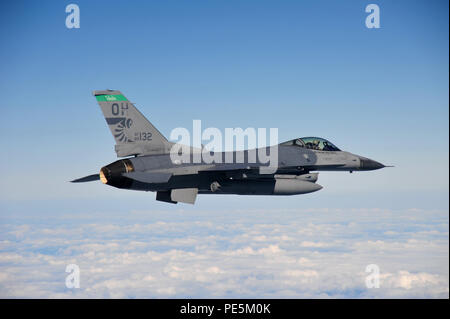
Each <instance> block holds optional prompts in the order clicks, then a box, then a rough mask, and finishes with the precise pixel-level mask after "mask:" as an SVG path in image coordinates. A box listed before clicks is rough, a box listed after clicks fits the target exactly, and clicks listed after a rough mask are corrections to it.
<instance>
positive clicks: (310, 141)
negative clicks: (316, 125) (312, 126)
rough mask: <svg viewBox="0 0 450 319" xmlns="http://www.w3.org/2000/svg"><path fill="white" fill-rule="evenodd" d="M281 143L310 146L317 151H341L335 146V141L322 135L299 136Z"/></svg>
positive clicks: (309, 147)
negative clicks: (321, 136) (328, 139)
mask: <svg viewBox="0 0 450 319" xmlns="http://www.w3.org/2000/svg"><path fill="white" fill-rule="evenodd" d="M280 145H286V146H288V145H296V146H299V147H304V148H308V149H311V150H317V151H330V152H336V151H340V149H338V148H337V147H336V146H334V144H333V143H331V142H330V141H327V140H326V139H324V138H320V137H302V138H297V139H295V140H290V141H287V142H284V143H281V144H280Z"/></svg>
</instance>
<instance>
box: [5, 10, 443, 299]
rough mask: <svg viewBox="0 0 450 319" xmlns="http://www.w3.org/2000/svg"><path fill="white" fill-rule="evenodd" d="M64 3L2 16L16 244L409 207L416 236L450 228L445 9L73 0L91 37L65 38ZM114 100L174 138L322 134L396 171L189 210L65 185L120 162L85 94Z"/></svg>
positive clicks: (9, 195) (322, 179) (209, 200)
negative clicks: (23, 230) (139, 214)
mask: <svg viewBox="0 0 450 319" xmlns="http://www.w3.org/2000/svg"><path fill="white" fill-rule="evenodd" d="M69 3H72V2H70V1H59V2H54V1H39V2H38V1H14V2H10V3H7V2H5V3H1V4H0V12H1V13H0V14H1V19H0V38H1V40H2V43H4V44H6V45H4V46H3V49H2V50H0V61H1V62H0V70H1V74H2V75H3V76H2V77H1V78H0V90H1V92H2V98H3V102H2V104H1V110H2V112H3V119H4V121H3V124H2V125H1V127H0V141H1V145H2V155H3V156H2V157H1V158H0V165H1V166H2V167H3V168H4V169H3V171H2V179H1V181H0V191H1V192H0V210H1V215H0V222H1V224H2V225H3V226H4V227H7V230H8V231H12V232H13V231H14V229H15V227H21V226H23V225H31V226H30V227H35V228H36V229H35V230H36V231H37V232H39V231H40V230H42V227H43V226H42V225H43V224H42V223H44V224H46V223H48V222H50V221H51V220H53V219H54V218H56V217H57V216H61V215H64V216H66V214H69V215H70V216H71V218H75V219H74V220H76V221H77V222H76V223H75V224H77V225H78V224H79V225H82V224H83V223H86V222H91V221H88V220H85V219H82V218H80V219H77V217H76V216H77V215H78V214H80V215H82V216H84V215H83V214H98V216H99V218H98V219H97V220H96V221H95V223H96V224H101V223H102V220H103V217H104V215H105V214H108V212H111V214H116V215H117V214H118V216H122V219H119V220H124V219H126V216H127V213H128V212H130V211H133V210H139V211H142V210H148V211H150V212H152V211H153V212H154V211H158V212H160V211H163V212H166V213H167V214H169V216H173V217H174V218H178V215H177V214H179V212H180V210H181V211H182V212H186V214H189V219H190V220H191V222H192V220H194V221H195V220H196V218H199V220H203V219H204V218H205V217H204V216H203V215H202V217H199V216H200V215H198V214H199V212H204V211H210V210H215V209H217V208H218V207H220V208H221V209H225V210H229V211H230V212H236V211H241V210H243V211H244V212H245V211H248V210H250V211H253V210H258V209H259V210H261V216H264V210H265V209H271V210H275V211H276V210H277V209H294V210H295V209H333V210H334V209H338V210H339V209H344V210H349V211H351V210H352V209H362V210H365V209H375V210H377V209H385V210H389V212H391V213H392V214H395V212H396V211H398V210H399V211H402V212H405V211H408V212H409V211H410V210H411V209H412V211H413V212H415V213H414V214H418V216H416V215H414V214H413V215H414V216H411V220H409V221H408V222H412V223H413V220H414V218H419V215H421V214H422V213H421V212H434V213H433V214H438V215H439V214H442V212H444V213H445V212H447V214H448V190H449V186H448V185H449V183H448V173H449V171H448V165H449V149H448V145H449V136H448V127H449V126H448V125H449V123H448V116H449V113H448V111H449V104H448V103H449V100H448V94H449V92H448V86H449V83H448V76H449V73H448V70H449V65H448V56H449V50H448V48H449V46H448V23H449V22H448V21H449V20H448V11H449V8H448V1H395V2H394V1H376V2H375V1H372V2H371V1H145V2H144V1H142V2H141V1H139V2H137V1H136V2H131V3H130V2H127V1H114V2H113V3H111V2H107V1H74V2H73V3H76V4H78V5H79V7H80V11H81V28H80V29H71V30H69V29H67V28H66V27H65V19H66V15H67V14H66V13H65V6H66V5H67V4H69ZM369 3H376V4H378V5H379V7H380V11H381V28H380V29H367V28H366V27H365V24H364V21H365V18H366V16H367V13H366V12H365V7H366V5H367V4H369ZM106 88H111V89H118V90H121V91H122V92H123V93H124V94H125V95H126V96H127V97H128V98H129V99H130V100H131V101H133V102H135V103H136V105H137V106H138V108H139V109H140V110H141V111H142V113H144V114H145V115H146V116H147V117H148V118H149V119H150V121H152V122H153V124H155V126H156V127H157V128H158V129H160V131H161V132H162V133H163V134H164V135H166V136H169V134H170V132H171V130H172V129H173V128H176V127H186V128H191V127H192V120H194V119H200V120H202V124H203V127H204V128H206V127H209V126H211V127H217V128H219V129H224V128H226V127H242V128H246V127H255V128H258V127H267V128H269V127H277V128H278V134H279V139H280V141H284V140H288V139H291V138H294V137H299V136H321V137H324V138H327V139H329V140H331V141H332V142H333V143H334V144H336V145H337V146H338V147H340V148H341V149H344V150H347V151H350V152H352V153H356V154H359V155H363V156H367V157H369V158H373V159H375V160H378V161H380V162H382V163H384V164H386V165H395V168H386V169H383V170H380V171H375V172H362V173H354V174H348V173H325V172H324V173H321V174H320V176H319V183H320V184H321V185H323V186H324V189H322V190H321V191H320V192H317V193H314V194H309V195H304V196H294V197H289V198H268V197H239V196H233V197H229V196H214V197H208V196H203V197H202V196H200V197H199V199H198V201H197V203H196V206H193V207H192V206H187V205H177V206H170V205H169V206H168V205H166V204H163V203H159V202H155V201H154V195H153V194H147V193H133V192H128V191H120V190H117V189H113V188H110V187H107V186H105V185H102V184H101V183H88V184H82V185H74V184H70V183H68V182H67V181H69V180H71V179H73V178H77V177H81V176H85V175H88V174H92V173H96V172H97V171H98V170H99V168H100V167H102V166H103V165H105V164H107V163H110V162H112V161H114V160H116V157H115V153H114V150H113V145H114V141H113V138H112V137H111V136H110V133H109V130H108V128H107V127H106V124H105V121H104V119H103V116H102V115H101V112H100V109H99V107H98V105H97V103H96V101H95V99H94V97H93V96H92V94H91V92H92V91H93V90H98V89H106ZM230 199H231V200H230ZM180 206H182V207H180ZM271 212H272V213H268V215H269V216H272V215H271V214H275V213H273V211H271ZM436 212H440V213H436ZM233 214H234V213H233ZM233 216H235V215H233ZM439 216H441V215H439ZM71 218H68V220H72V219H71ZM243 218H245V216H244V217H243ZM261 218H263V217H261ZM268 218H269V217H268ZM271 218H272V217H270V218H269V219H268V222H269V221H270V220H271ZM348 218H349V219H350V218H357V214H350V215H349V216H348ZM211 219H212V220H211V222H213V223H214V222H217V220H214V217H212V218H211ZM119 220H117V221H115V222H114V223H115V225H118V227H122V226H124V225H122V224H121V223H120V221H119ZM375 221H376V219H375ZM151 222H153V221H151ZM154 222H157V221H154ZM349 222H350V221H349ZM356 222H358V221H356ZM61 223H63V222H61ZM236 223H239V220H238V221H236ZM445 223H446V225H447V229H448V217H447V218H446V219H445V218H444V225H445ZM5 225H9V226H5ZM39 225H40V226H39ZM8 227H9V228H8ZM54 227H57V226H54ZM411 227H413V226H411ZM436 227H437V228H439V227H441V226H440V225H436ZM213 229H214V228H213ZM233 229H234V228H233ZM439 231H441V232H443V233H444V235H443V236H444V237H445V229H444V230H442V229H441V228H439ZM446 234H447V235H446V237H447V246H448V232H447V233H446ZM184 235H187V234H184ZM288 235H289V234H288ZM317 235H319V234H317ZM336 236H339V234H336ZM230 238H231V237H230ZM230 238H229V239H230ZM399 238H400V239H399V240H405V241H407V240H409V239H411V238H409V239H408V238H406V237H399ZM379 239H380V238H379ZM4 240H5V241H11V238H9V237H8V239H7V238H6V236H5V238H4ZM230 240H231V239H230ZM310 240H311V239H310ZM380 240H382V239H380ZM430 242H433V241H432V238H431V239H430ZM19 243H20V240H18V242H17V243H16V244H17V245H18V244H19ZM278 244H279V243H277V242H276V241H275V242H271V245H278ZM5 245H6V247H10V246H8V245H9V244H5ZM11 245H12V244H11ZM11 247H16V246H11ZM11 247H10V249H13V248H11ZM280 247H281V248H283V247H282V246H280ZM153 248H154V247H152V249H153ZM5 249H6V250H8V248H5ZM254 249H257V248H256V247H255V248H254ZM258 249H259V248H258ZM419 255H420V254H419ZM419 255H418V256H419ZM324 258H326V257H324ZM405 264H407V262H405ZM447 268H448V249H447ZM0 269H1V266H0ZM399 269H400V268H399ZM403 270H405V269H403ZM403 270H402V271H403ZM395 271H400V270H398V269H393V270H392V273H395ZM406 271H411V269H409V270H408V269H406ZM417 271H418V270H417ZM420 271H425V270H423V269H422V270H420ZM443 276H444V279H445V278H446V280H447V283H448V272H447V273H446V274H445V272H444V275H443ZM0 279H1V278H0ZM447 285H448V284H447ZM447 294H448V290H447ZM131 295H132V294H131ZM151 295H152V296H154V294H151ZM175 295H177V294H175ZM177 296H179V295H177Z"/></svg>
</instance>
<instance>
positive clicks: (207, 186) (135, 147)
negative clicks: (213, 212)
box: [72, 90, 386, 204]
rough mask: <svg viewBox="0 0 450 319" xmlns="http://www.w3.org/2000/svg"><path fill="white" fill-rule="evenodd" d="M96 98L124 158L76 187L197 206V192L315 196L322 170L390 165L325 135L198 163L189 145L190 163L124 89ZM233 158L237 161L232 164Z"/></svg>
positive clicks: (218, 155)
mask: <svg viewBox="0 0 450 319" xmlns="http://www.w3.org/2000/svg"><path fill="white" fill-rule="evenodd" d="M93 95H94V96H95V98H96V100H97V102H98V104H99V105H100V108H101V110H102V112H103V115H104V117H105V119H106V123H107V124H108V126H109V129H110V130H111V133H112V135H113V136H114V139H115V141H116V145H115V151H116V153H117V157H119V158H123V159H119V160H117V161H115V162H113V163H111V164H108V165H106V166H104V167H102V168H101V169H100V173H99V174H93V175H89V176H86V177H83V178H79V179H75V180H73V181H72V182H73V183H81V182H90V181H96V180H100V181H101V182H102V183H103V184H106V185H110V186H113V187H117V188H122V189H130V190H138V191H151V192H156V200H158V201H163V202H167V203H173V204H176V203H178V202H182V203H190V204H194V203H195V200H196V197H197V194H238V195H296V194H306V193H312V192H316V191H318V190H320V189H322V186H321V185H319V184H317V183H316V182H317V179H318V172H319V171H349V172H353V171H371V170H376V169H380V168H383V167H386V166H385V165H383V164H381V163H379V162H376V161H374V160H371V159H369V158H366V157H362V156H359V155H355V154H352V153H349V152H345V151H341V150H340V149H339V148H337V147H336V146H335V145H334V144H333V143H331V142H330V141H328V140H326V139H324V138H320V137H302V138H296V139H293V140H290V141H287V142H284V143H280V144H278V145H276V147H274V146H268V147H264V148H258V149H253V150H245V151H234V152H221V153H217V154H213V155H216V156H215V157H214V158H218V159H220V160H218V161H213V162H211V161H209V160H208V161H206V160H204V159H203V158H200V161H198V160H197V161H194V160H193V158H194V157H195V156H196V155H194V154H195V149H194V148H192V147H184V148H181V149H180V148H179V149H178V154H176V155H180V154H181V153H182V152H186V151H189V153H190V154H189V155H188V156H187V157H186V156H185V157H184V159H185V160H181V161H180V160H173V156H171V155H173V150H174V145H175V143H172V142H169V141H168V140H167V139H166V138H165V137H164V136H163V135H162V134H161V133H160V132H159V131H158V130H157V129H156V128H155V127H154V126H153V125H152V124H151V123H150V121H148V120H147V119H146V118H145V117H144V116H143V115H142V114H141V113H140V112H139V111H138V109H137V108H136V107H135V105H134V104H133V103H131V102H130V101H128V99H127V98H125V96H124V95H123V94H122V93H121V92H120V91H117V90H103V91H94V92H93ZM197 151H198V150H197ZM171 152H172V153H171ZM271 152H272V154H275V155H277V163H276V166H274V167H273V165H272V167H271V166H270V163H267V161H263V160H259V159H260V157H261V154H266V155H267V154H270V153H271ZM273 152H276V153H273ZM208 153H212V152H208ZM181 155H183V154H181ZM210 155H211V154H210ZM197 158H198V157H197ZM230 158H231V159H233V161H232V162H231V163H230V161H229V160H228V161H227V160H226V159H230ZM236 159H240V160H239V161H237V160H236ZM250 159H251V160H250Z"/></svg>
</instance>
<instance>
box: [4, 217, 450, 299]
mask: <svg viewBox="0 0 450 319" xmlns="http://www.w3.org/2000/svg"><path fill="white" fill-rule="evenodd" d="M116 214H117V213H116ZM189 214H190V215H189ZM149 216H151V218H150V217H149ZM116 217H117V216H116ZM107 220H108V219H106V218H105V216H103V215H102V214H99V216H90V217H87V216H86V217H84V218H80V215H77V216H73V218H72V217H71V216H67V215H65V216H64V218H61V219H59V220H58V219H56V220H52V222H51V223H47V224H45V223H44V224H36V223H27V224H24V223H21V224H14V223H12V222H11V223H4V224H2V225H1V226H0V227H1V229H0V230H1V235H0V236H1V237H0V297H2V298H15V297H25V298H99V297H105V298H147V297H149V298H156V297H168V298H172V297H177V298H183V297H200V298H201V297H206V298H220V297H225V298H228V297H245V298H251V297H255V298H271V297H273V298H284V297H289V298H381V297H388V298H416V297H417V298H448V296H449V290H448V285H449V279H448V278H449V275H448V212H446V211H432V212H429V211H422V210H402V211H389V210H370V209H353V210H333V209H323V210H317V209H316V210H307V209H298V210H295V209H293V210H260V211H258V210H255V211H247V212H245V211H229V212H217V211H215V212H201V213H197V214H194V213H186V212H182V211H181V212H180V211H179V212H174V211H168V212H160V213H155V212H149V211H143V212H133V213H132V214H129V215H127V218H124V217H123V216H120V218H116V219H114V216H113V214H111V215H110V220H115V221H114V222H111V221H110V222H108V221H107ZM72 263H73V264H77V265H78V266H79V267H80V275H81V276H80V285H81V287H80V289H68V288H66V286H65V278H66V276H67V275H68V274H67V273H66V272H65V267H66V265H68V264H72ZM369 264H376V265H378V266H379V268H380V288H373V289H368V288H367V287H366V285H365V279H366V277H367V276H368V273H366V272H365V269H366V266H367V265H369Z"/></svg>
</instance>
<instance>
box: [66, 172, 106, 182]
mask: <svg viewBox="0 0 450 319" xmlns="http://www.w3.org/2000/svg"><path fill="white" fill-rule="evenodd" d="M99 179H100V176H99V175H98V174H92V175H89V176H85V177H82V178H78V179H74V180H73V181H70V182H71V183H85V182H93V181H98V180H99Z"/></svg>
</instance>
